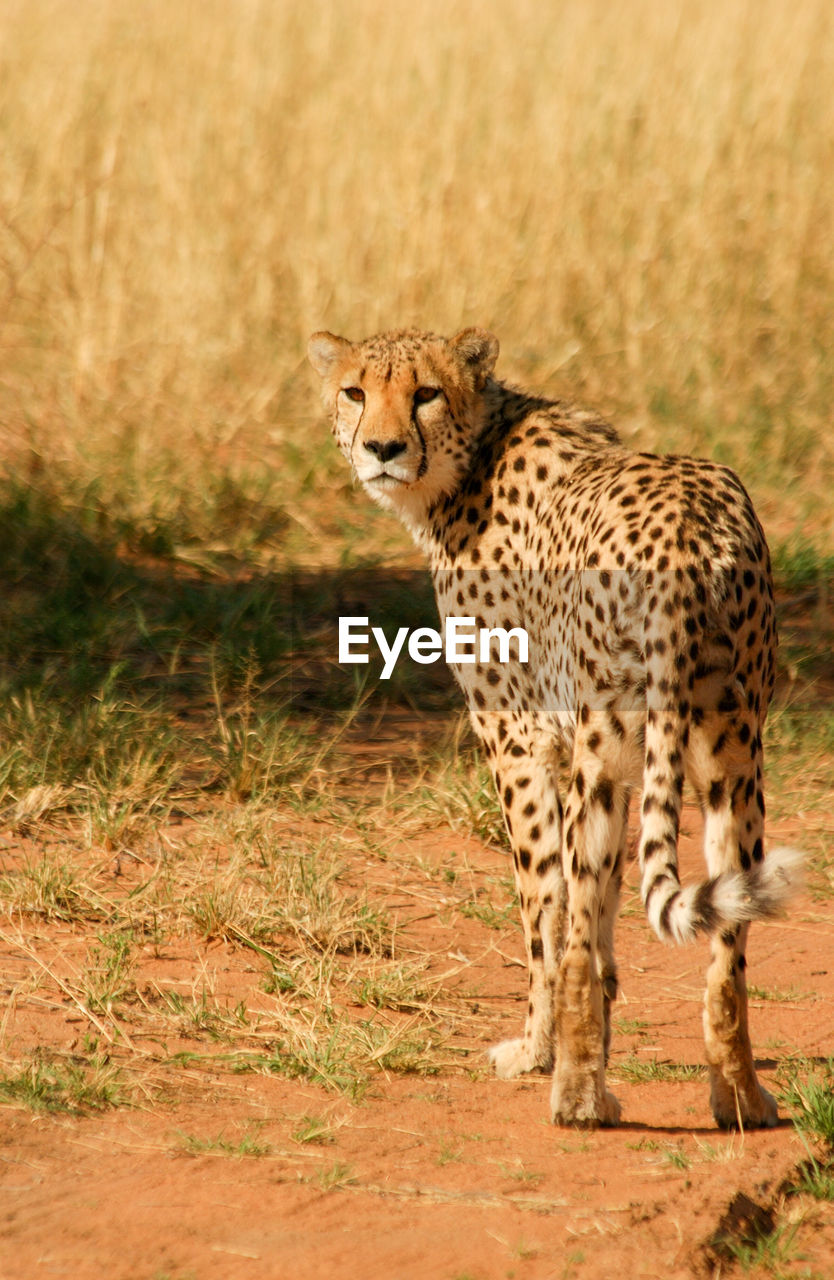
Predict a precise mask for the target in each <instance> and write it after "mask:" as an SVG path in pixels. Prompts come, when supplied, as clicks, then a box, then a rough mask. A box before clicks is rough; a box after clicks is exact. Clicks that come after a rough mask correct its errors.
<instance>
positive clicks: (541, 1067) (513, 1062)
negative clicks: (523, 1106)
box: [489, 1037, 553, 1080]
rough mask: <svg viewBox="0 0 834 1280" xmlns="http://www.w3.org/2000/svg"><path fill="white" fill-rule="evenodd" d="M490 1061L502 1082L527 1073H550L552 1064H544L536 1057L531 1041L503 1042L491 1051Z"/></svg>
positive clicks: (522, 1039) (494, 1046)
mask: <svg viewBox="0 0 834 1280" xmlns="http://www.w3.org/2000/svg"><path fill="white" fill-rule="evenodd" d="M489 1060H490V1062H491V1063H492V1065H493V1067H494V1068H495V1074H496V1075H497V1076H499V1077H500V1078H501V1079H502V1080H512V1079H513V1078H514V1077H515V1076H520V1075H523V1074H524V1073H525V1071H549V1070H550V1069H551V1067H552V1066H553V1063H552V1062H543V1061H541V1060H540V1058H539V1057H538V1056H537V1055H536V1053H535V1052H534V1050H533V1046H532V1044H531V1043H530V1041H529V1040H526V1039H524V1038H523V1037H522V1038H521V1039H518V1040H502V1041H501V1043H500V1044H496V1045H493V1046H492V1048H491V1049H490V1050H489Z"/></svg>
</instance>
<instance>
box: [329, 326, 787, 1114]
mask: <svg viewBox="0 0 834 1280" xmlns="http://www.w3.org/2000/svg"><path fill="white" fill-rule="evenodd" d="M497 356H498V342H497V340H496V338H494V337H493V336H492V334H490V333H487V332H485V331H484V330H482V329H464V330H463V331H462V332H461V333H459V334H457V336H456V337H453V338H450V339H446V338H442V337H439V336H437V335H435V334H431V333H421V332H417V331H413V330H409V331H401V332H395V333H386V334H381V335H379V336H377V337H373V338H369V339H367V340H366V341H364V342H356V343H352V342H349V341H347V340H346V339H344V338H338V337H335V336H334V335H333V334H330V333H316V334H314V335H313V337H312V338H311V339H310V343H309V357H310V361H311V363H312V365H313V367H314V368H315V370H316V372H317V373H318V374H319V375H320V377H321V379H322V384H323V394H324V401H325V404H326V406H327V409H328V411H329V413H330V414H331V417H332V425H333V432H334V434H335V436H336V439H337V441H338V444H339V446H340V448H341V450H342V452H343V453H344V454H345V456H346V458H347V459H348V461H349V462H350V464H351V467H352V468H353V471H354V473H355V475H356V476H357V477H358V479H359V480H360V481H361V483H362V484H363V485H364V486H365V488H366V489H367V491H368V492H369V493H370V494H371V495H372V497H373V498H374V499H375V500H376V501H377V502H378V503H379V504H380V505H382V506H383V507H385V508H387V509H389V510H390V511H392V512H394V513H395V514H396V515H398V516H399V517H400V518H401V519H402V520H403V521H404V523H405V524H406V526H407V527H408V528H409V530H410V531H411V533H412V535H413V536H414V538H415V540H416V542H417V543H418V545H420V546H421V547H422V548H423V549H424V551H425V552H426V553H427V555H428V558H429V562H430V565H431V571H432V576H433V580H434V587H435V592H436V595H437V603H438V607H439V610H440V614H441V618H443V619H444V620H445V618H446V617H448V616H450V615H451V616H459V615H462V614H465V615H471V616H473V617H474V618H475V620H476V624H477V626H478V627H479V628H493V627H505V628H511V627H517V626H520V627H524V628H525V629H526V630H527V633H528V636H529V640H530V659H529V662H528V663H527V665H525V666H521V665H518V664H516V665H515V666H513V665H504V666H502V665H500V664H497V663H491V662H481V661H476V662H473V663H470V664H467V665H460V666H457V667H455V668H454V671H455V676H456V678H457V679H458V681H459V683H460V684H461V686H462V688H463V691H464V694H465V696H466V700H467V704H468V707H469V712H470V716H471V719H472V723H473V725H474V728H475V731H476V732H477V734H478V736H479V738H480V740H481V742H482V743H483V746H484V748H485V751H486V754H487V757H488V760H489V764H490V768H491V771H492V775H493V778H494V781H495V786H496V789H497V792H498V796H499V798H500V802H501V806H502V809H503V813H504V820H505V823H506V827H507V832H508V835H509V839H510V844H511V848H512V857H513V866H514V869H515V880H516V886H517V889H518V896H519V900H520V903H521V916H522V923H523V930H524V940H525V945H526V950H527V960H528V966H529V1003H528V1012H527V1019H526V1025H525V1028H524V1033H523V1035H522V1036H520V1037H519V1038H518V1039H517V1040H509V1041H505V1042H504V1043H503V1044H499V1045H497V1046H496V1047H495V1048H493V1049H492V1050H491V1058H492V1061H493V1063H494V1066H495V1069H496V1071H497V1072H498V1074H499V1075H501V1076H515V1075H518V1074H519V1073H520V1072H524V1071H531V1070H533V1069H543V1070H551V1069H552V1070H553V1087H552V1114H553V1119H554V1121H556V1122H557V1123H561V1124H579V1125H587V1126H595V1125H600V1124H616V1123H617V1121H618V1119H619V1115H620V1107H619V1104H618V1102H617V1100H616V1098H614V1097H613V1095H612V1094H611V1093H609V1092H608V1091H607V1089H606V1085H605V1063H606V1058H607V1053H608V1045H609V1039H610V1007H611V1004H612V1002H613V1001H614V999H615V998H616V993H617V966H616V962H615V958H614V921H615V917H616V913H617V908H618V901H619V893H620V885H621V880H622V875H623V867H624V862H625V858H626V823H627V812H628V805H629V797H630V793H631V791H632V789H633V788H634V787H636V786H639V787H640V788H641V790H642V802H641V821H640V835H639V846H638V853H639V865H640V875H641V892H642V898H643V902H644V905H645V909H646V912H647V915H648V918H649V921H650V923H651V925H652V927H653V929H654V930H655V932H656V933H657V934H658V935H659V937H660V938H661V939H663V940H664V941H667V942H686V941H688V940H689V939H691V938H693V937H694V936H695V935H696V934H697V933H699V932H704V933H706V934H708V935H709V938H710V943H711V962H710V965H709V969H708V972H707V985H706V996H705V1004H704V1018H703V1021H704V1034H705V1041H706V1056H707V1061H708V1064H709V1071H710V1080H711V1105H712V1110H713V1113H714V1115H715V1118H716V1120H717V1121H718V1123H719V1124H720V1125H723V1126H733V1125H736V1124H737V1123H739V1122H740V1123H742V1124H745V1125H773V1124H775V1123H776V1119H777V1114H776V1105H775V1103H774V1101H773V1099H772V1097H771V1096H770V1095H769V1094H768V1093H767V1092H766V1091H765V1090H764V1089H762V1088H761V1086H760V1085H759V1082H758V1080H757V1078H756V1072H755V1069H754V1065H753V1056H752V1051H751V1047H750V1037H749V1032H748V1026H747V995H746V984H745V945H746V941H747V933H748V928H749V925H750V922H751V921H753V920H756V919H760V918H762V917H767V916H771V915H773V914H775V913H777V912H778V911H779V910H780V909H781V908H782V906H783V904H784V902H785V900H786V899H787V897H788V896H789V894H790V893H791V892H792V891H793V890H794V888H795V886H796V882H797V877H798V870H799V868H798V864H799V855H798V854H796V853H794V852H793V851H791V850H785V849H774V850H771V851H769V853H768V854H767V857H765V850H764V814H765V806H764V798H763V790H762V726H763V724H764V719H765V715H766V712H767V705H768V702H769V699H770V696H771V694H772V691H773V682H774V655H775V647H776V631H775V625H774V613H773V595H772V586H771V573H770V557H769V554H768V549H767V544H766V542H765V537H764V534H763V533H762V529H761V527H760V525H759V522H758V520H757V518H756V515H755V512H754V511H753V508H752V505H751V503H750V499H749V497H748V496H747V493H746V492H745V490H744V488H743V486H742V484H741V483H740V481H739V480H738V478H737V477H736V476H735V475H734V474H733V472H732V471H729V470H728V469H727V468H726V467H721V466H717V465H715V464H713V463H711V462H705V461H698V460H695V459H692V458H685V457H655V456H653V455H651V454H644V453H633V452H629V451H628V450H627V449H625V448H624V447H623V445H622V444H621V443H620V441H619V439H618V437H617V435H616V433H615V432H614V431H613V430H612V428H611V427H610V426H608V425H607V424H606V423H604V422H602V421H600V420H599V419H598V418H597V417H595V416H594V415H593V414H592V413H589V412H586V411H583V410H579V409H577V408H575V407H573V406H570V405H568V404H565V403H563V402H561V401H549V400H543V399H540V398H537V397H533V396H528V395H525V394H523V393H522V392H520V391H517V390H514V389H513V388H511V387H509V386H506V385H504V384H503V383H501V382H499V381H498V380H496V379H495V377H494V368H495V363H496V359H497ZM560 757H562V758H567V759H568V760H569V761H570V767H569V775H568V777H567V780H566V785H565V786H564V787H563V788H562V793H560V786H559V782H558V764H557V762H558V759H559V758H560ZM685 777H686V778H687V779H688V781H689V783H690V785H691V786H692V787H693V789H694V791H695V794H696V796H697V798H698V800H699V802H700V806H701V809H702V812H703V816H704V848H705V856H706V863H707V869H708V876H709V878H708V879H707V880H705V881H704V882H703V883H701V884H695V885H687V886H682V885H681V882H680V880H679V877H678V866H677V841H678V826H679V819H680V810H681V796H682V791H683V783H684V778H685Z"/></svg>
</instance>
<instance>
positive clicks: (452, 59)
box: [0, 0, 834, 796]
mask: <svg viewBox="0 0 834 1280" xmlns="http://www.w3.org/2000/svg"><path fill="white" fill-rule="evenodd" d="M832 84H834V15H833V14H832V10H831V6H830V5H829V4H827V3H825V0H796V2H795V3H792V4H790V5H787V4H785V3H784V0H757V2H756V3H753V2H752V0H694V2H692V3H688V4H687V5H685V6H682V5H669V4H667V3H661V0H629V2H628V3H611V0H562V3H559V4H556V3H548V4H542V3H541V0H514V2H513V3H512V4H508V3H499V2H498V0H477V2H476V0H420V3H419V4H415V5H411V6H404V5H400V4H396V3H390V0H350V2H348V0H341V2H338V3H337V2H336V0H315V3H312V4H310V5H306V6H302V5H299V4H297V3H295V2H294V0H293V2H290V0H268V2H267V0H233V2H232V3H230V2H229V0H176V2H175V3H171V0H139V3H131V4H128V3H127V2H126V0H83V4H81V5H79V4H78V3H77V0H73V2H72V3H70V0H6V2H5V3H4V4H3V5H2V7H0V542H2V555H0V577H2V597H3V603H2V605H0V612H2V624H1V625H0V637H2V638H0V678H1V679H0V682H1V683H2V688H3V691H4V697H5V699H6V701H5V704H4V705H5V710H4V715H5V717H6V724H5V728H6V735H7V741H8V742H15V743H16V744H17V745H16V750H17V753H18V754H17V756H15V759H16V760H17V764H15V765H14V767H12V766H11V765H9V764H8V761H9V759H10V758H11V757H9V756H6V757H4V758H5V759H6V761H7V767H6V772H5V774H4V773H3V766H2V764H0V781H2V778H3V777H4V776H5V778H6V785H7V789H8V790H9V791H10V793H11V794H12V796H19V795H20V794H22V792H23V791H24V790H25V785H35V784H38V785H41V784H43V785H46V784H49V785H52V784H53V783H55V784H56V785H57V784H58V783H60V784H61V785H64V784H65V782H66V780H67V778H68V777H70V775H73V774H77V771H78V768H80V767H81V766H79V765H78V764H77V761H78V760H81V761H85V760H86V761H87V762H88V766H89V767H90V768H92V767H93V764H95V759H94V757H95V750H96V748H95V743H96V741H97V738H98V736H99V735H100V732H101V727H100V724H99V720H97V719H96V716H93V717H92V718H91V717H90V716H89V714H87V713H86V712H85V716H84V717H82V719H81V721H79V720H78V715H79V710H78V709H79V707H80V706H81V702H80V701H79V700H80V699H83V697H84V696H93V695H94V696H95V697H96V698H97V699H98V700H99V702H98V705H99V706H100V707H105V708H107V707H111V706H116V707H122V709H124V708H125V707H127V709H128V713H129V714H128V715H127V721H125V720H124V717H122V719H120V720H119V725H120V726H121V727H120V730H119V732H120V733H122V732H123V733H124V734H127V736H128V737H130V734H131V733H133V732H134V731H133V730H132V729H130V726H131V725H136V724H139V723H141V725H142V726H144V728H143V729H142V732H143V733H145V732H146V730H147V732H150V733H151V734H152V736H153V735H158V734H160V733H161V732H162V730H161V729H160V726H159V724H158V723H157V720H154V719H153V717H151V719H148V716H147V715H145V714H144V711H143V709H145V710H147V709H148V708H149V707H150V706H151V705H153V708H154V711H153V715H154V716H157V717H158V715H159V706H158V703H159V698H160V697H161V696H162V695H163V693H164V698H165V716H164V722H165V724H170V723H171V719H172V717H173V719H174V721H175V722H176V723H177V725H179V726H180V727H181V726H182V723H183V715H184V714H185V713H186V712H187V709H188V708H189V707H192V708H193V707H195V706H196V707H199V708H202V709H203V710H205V711H206V714H207V715H209V718H211V717H214V720H213V723H214V732H215V740H214V746H215V748H216V752H219V753H220V754H221V755H222V754H223V753H224V752H225V753H226V755H227V756H228V753H229V749H230V743H231V742H232V737H233V735H231V731H230V729H229V725H230V723H231V721H230V719H229V717H230V716H231V715H233V712H234V714H239V716H243V717H244V719H246V717H250V718H251V703H250V701H249V700H250V699H251V698H254V697H256V696H257V697H258V698H259V699H260V701H259V702H258V706H259V707H261V708H263V707H265V706H271V707H274V706H275V705H279V706H280V707H282V708H285V707H286V705H287V697H288V693H287V690H288V688H289V687H290V686H289V685H288V684H287V679H288V674H287V667H286V658H287V654H288V653H290V652H292V653H293V654H294V655H295V656H296V657H297V656H298V655H299V653H301V654H302V657H303V656H304V652H305V645H306V646H307V649H308V650H309V651H310V652H313V653H314V651H316V646H317V645H318V646H319V650H320V651H321V652H323V649H322V646H324V647H325V648H326V647H327V646H328V645H330V644H331V640H332V636H331V635H330V632H328V631H327V628H326V626H325V623H326V621H327V618H326V615H328V609H329V612H330V614H334V615H335V613H337V612H338V611H339V608H338V607H337V606H339V605H340V603H341V604H343V603H344V602H345V600H346V599H352V600H353V602H354V607H357V608H358V607H363V609H364V608H367V607H368V606H367V591H366V586H367V582H366V581H365V580H363V583H361V584H360V585H359V586H357V583H356V582H354V583H353V584H352V585H351V586H350V587H349V588H346V587H345V581H344V579H342V578H340V577H339V570H340V569H344V568H346V567H348V568H349V567H355V566H365V567H367V566H373V565H383V564H384V565H386V566H390V565H393V564H395V563H399V564H406V565H409V564H410V565H416V564H418V563H419V557H417V556H416V554H415V553H414V552H413V551H412V549H411V547H410V543H409V540H408V538H407V535H406V534H405V533H404V532H403V531H402V530H401V529H399V527H398V526H397V525H396V523H395V522H393V521H391V520H390V518H389V517H387V516H384V515H383V514H381V513H379V512H377V511H375V510H374V509H373V508H372V507H371V506H370V504H369V502H368V501H367V500H366V499H365V498H364V496H363V495H362V494H361V493H358V492H356V491H354V490H352V488H351V483H350V478H349V476H348V474H347V469H346V468H345V467H344V464H343V462H342V460H341V459H340V457H339V456H338V454H337V451H336V449H335V448H334V447H333V445H332V442H331V441H330V439H329V435H328V430H327V425H326V423H325V422H324V421H323V418H322V414H321V412H320V408H319V403H318V392H317V388H316V386H315V384H314V378H313V376H312V374H311V372H310V371H309V370H308V368H307V366H306V362H305V359H304V349H305V344H306V338H307V335H308V334H309V333H310V332H311V331H312V330H313V329H316V328H321V327H327V328H332V329H334V330H336V331H339V332H345V333H347V334H348V335H349V336H352V337H360V336H364V335H366V334H368V333H370V332H373V331H375V330H378V329H380V328H385V327H393V326H400V325H409V324H417V325H419V326H421V327H426V328H433V329H436V330H439V331H440V332H454V331H456V330H457V329H458V328H460V327H461V326H463V325H466V324H474V323H477V324H483V325H486V326H489V327H490V328H492V329H494V330H495V331H496V332H497V333H498V335H499V337H500V339H501V343H502V349H503V355H502V360H501V364H500V365H499V369H500V371H501V372H502V374H503V375H504V376H506V377H509V378H510V379H513V380H517V381H520V382H524V383H525V384H527V385H529V386H530V387H532V388H535V389H537V390H541V391H544V392H546V393H551V394H559V395H569V396H574V397H576V398H579V399H581V400H583V401H585V402H587V403H590V404H591V405H593V406H594V407H596V408H597V409H599V410H601V411H602V412H604V413H605V414H607V415H608V416H610V417H611V418H613V419H614V420H615V421H616V422H617V424H618V426H619V427H620V429H621V430H622V432H623V434H624V436H625V438H626V439H627V440H628V441H630V442H631V443H633V444H639V445H640V446H642V447H648V448H653V449H665V450H674V451H678V452H687V453H688V452H692V453H701V454H707V455H709V456H712V457H715V458H718V459H720V460H721V461H725V462H729V463H730V464H731V465H733V466H735V467H736V468H737V469H738V470H739V471H740V473H741V474H742V476H743V477H744V480H745V482H746V484H747V485H748V487H749V488H750V490H751V492H752V494H753V497H754V500H755V502H756V504H757V507H758V508H759V510H760V513H761V514H762V517H763V520H764V522H765V524H766V527H767V529H768V532H769V535H770V538H771V542H772V544H773V545H774V548H775V550H776V553H777V555H776V560H777V568H778V569H779V572H780V575H781V581H782V583H783V586H784V585H786V586H788V587H789V588H790V589H792V590H794V591H795V592H798V593H800V594H801V593H803V592H804V593H806V594H807V593H810V595H811V596H813V599H814V601H815V604H814V608H815V609H817V613H816V614H815V615H814V617H815V619H816V621H815V622H814V624H813V625H812V626H811V628H810V631H809V629H808V627H807V626H805V630H804V631H803V632H802V636H801V637H800V639H801V645H800V644H799V641H798V642H797V645H796V646H794V648H793V650H792V649H791V646H790V635H788V641H789V643H788V648H787V653H788V660H789V661H791V662H793V663H794V664H795V666H796V669H797V671H801V673H803V674H810V675H814V674H815V673H817V672H818V670H819V663H820V655H821V654H822V652H823V649H824V648H825V646H824V645H822V643H821V640H820V636H821V634H822V631H821V630H820V628H821V627H823V622H824V616H827V612H826V611H827V609H828V602H829V600H830V594H829V592H828V584H829V583H830V581H831V579H832V574H833V573H834V504H832V502H831V493H832V489H833V488H834V441H833V440H832V431H831V402H832V391H834V306H832V300H834V94H832V92H831V86H832ZM298 566H301V567H303V568H304V569H305V570H307V571H309V570H310V569H314V570H316V571H319V572H321V571H323V570H327V572H328V573H329V574H331V575H333V576H331V577H325V576H323V575H322V576H320V578H319V581H318V585H316V584H315V583H313V582H311V580H309V579H307V580H305V582H306V585H305V586H304V589H303V591H302V593H301V595H300V596H299V595H298V592H297V591H296V595H295V597H294V598H295V600H296V603H297V604H299V601H300V604H299V607H298V608H297V609H296V610H295V612H293V609H292V608H291V607H290V606H289V605H288V600H289V598H290V594H291V590H292V589H293V587H292V582H291V580H290V578H289V577H288V576H287V575H288V574H289V572H290V570H292V569H293V568H296V567H298ZM396 583H397V579H390V578H386V579H383V578H379V580H378V583H377V585H378V595H379V596H380V597H381V596H383V595H384V594H385V592H386V591H387V592H389V593H390V592H392V591H393V590H394V588H395V586H396ZM296 587H297V581H296ZM346 590H347V596H346V595H345V591H346ZM311 592H312V595H311V594H310V593H311ZM357 592H358V593H359V596H360V599H359V600H358V603H357V601H356V598H355V597H356V595H357ZM317 593H318V594H317ZM322 593H323V595H322ZM407 594H408V593H407ZM401 595H402V593H401V592H400V595H396V594H393V595H391V600H393V601H394V604H396V607H397V608H400V607H401V605H402V600H401ZM325 597H326V602H325V603H324V604H323V603H322V600H324V598H325ZM803 598H804V597H803ZM397 602H399V603H397ZM394 604H392V605H391V608H392V609H393V608H394ZM418 604H419V606H420V608H421V609H429V610H431V608H432V606H431V602H430V596H429V593H428V592H426V593H425V595H424V596H423V597H421V598H420V599H419V600H418ZM331 605H332V607H330V606H331ZM380 607H382V606H380ZM803 607H804V606H803ZM328 616H329V615H328ZM331 621H332V619H331ZM381 621H383V623H384V622H385V617H384V616H383V617H382V619H381ZM807 621H808V618H807V610H806V613H805V615H804V623H807ZM823 629H824V628H823ZM825 634H828V632H827V631H826V632H825ZM322 637H324V638H322ZM802 646H804V647H802ZM327 652H328V653H329V652H330V650H329V649H328V650H327ZM815 664H816V665H815ZM311 670H312V671H313V675H312V676H311V677H310V680H307V681H306V682H305V681H304V680H302V682H301V686H302V688H303V690H304V693H305V696H307V695H308V694H309V693H310V689H311V688H313V687H324V686H323V685H321V669H320V668H316V667H315V662H313V666H312V667H311ZM826 670H827V668H826ZM340 678H341V677H340ZM328 687H330V689H331V693H328V694H327V696H326V697H325V698H324V703H327V702H328V699H330V701H332V698H331V694H332V685H331V686H328ZM26 690H35V691H36V693H37V698H36V702H35V703H34V704H33V703H30V702H27V701H26V698H25V697H24V692H25V691H26ZM348 694H349V697H348ZM355 695H356V690H355V689H353V688H352V687H351V689H350V690H348V691H347V692H346V693H345V694H344V697H348V701H350V699H351V698H353V697H354V696H355ZM409 696H410V695H409ZM344 697H343V698H342V699H341V701H342V702H343V701H344ZM9 698H11V701H9ZM229 698H233V699H237V701H235V702H233V703H232V704H229V702H228V701H224V700H227V699H229ZM15 699H17V701H15ZM269 699H271V701H269ZM39 707H42V708H43V711H42V712H39V711H38V708H39ZM56 707H60V708H62V715H63V720H62V725H63V728H62V730H61V732H60V733H58V732H57V731H56V732H55V733H54V734H52V733H51V731H50V730H49V728H48V725H49V720H48V717H49V716H52V717H53V719H54V711H55V708H56ZM9 708H11V710H9ZM139 711H143V714H142V715H141V716H140V717H139V720H138V721H137V720H135V718H133V717H135V715H136V714H138V712H139ZM39 714H42V715H43V716H44V717H46V719H44V720H43V722H41V723H40V728H38V729H37V731H36V729H35V727H34V720H33V717H35V718H37V716H38V715H39ZM120 715H121V713H120ZM148 715H150V711H148ZM85 717H86V718H85ZM113 723H115V722H113ZM241 723H243V721H241ZM246 723H247V724H249V723H250V720H246ZM125 724H127V726H128V728H125ZM148 725H151V728H150V729H148ZM44 726H46V727H44ZM224 726H225V727H224ZM128 729H130V732H128ZM201 731H202V732H204V733H207V732H208V730H207V728H206V723H205V721H203V722H201ZM137 732H138V730H137ZM242 732H243V730H242ZM245 733H249V730H248V729H247V730H245ZM56 735H57V736H56ZM62 735H63V738H66V742H65V745H64V747H63V748H61V747H59V745H56V744H58V740H59V739H62ZM134 736H135V735H134ZM140 736H141V735H140ZM163 736H164V735H163ZM154 740H155V741H156V740H159V741H160V742H162V739H161V738H158V737H154ZM137 741H138V739H137ZM21 743H22V744H23V745H24V747H25V751H24V755H25V757H26V759H25V762H24V763H21V758H20V751H21V750H22V748H21V745H20V744H21ZM49 744H52V745H51V746H50V745H49ZM163 745H164V751H163V756H164V758H165V760H166V761H168V760H170V758H171V757H170V751H169V747H170V744H169V743H168V742H167V741H166V742H165V743H164V744H163ZM143 749H144V748H143ZM50 751H52V753H53V756H55V753H57V756H56V766H55V769H53V770H52V771H51V772H50V769H49V768H47V767H46V765H45V764H44V761H45V760H46V759H47V758H49V752H50ZM61 751H64V756H63V764H62V765H60V767H59V765H58V763H57V759H58V757H60V753H61ZM90 753H92V754H90ZM72 761H76V763H75V764H72ZM90 761H92V762H93V763H92V764H90ZM99 764H101V762H99ZM85 767H87V766H85ZM96 767H98V765H96ZM212 767H213V766H212ZM209 773H211V770H210V769H209ZM270 776H273V775H271V774H270ZM14 779H17V781H14ZM24 784H25V785H24Z"/></svg>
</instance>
